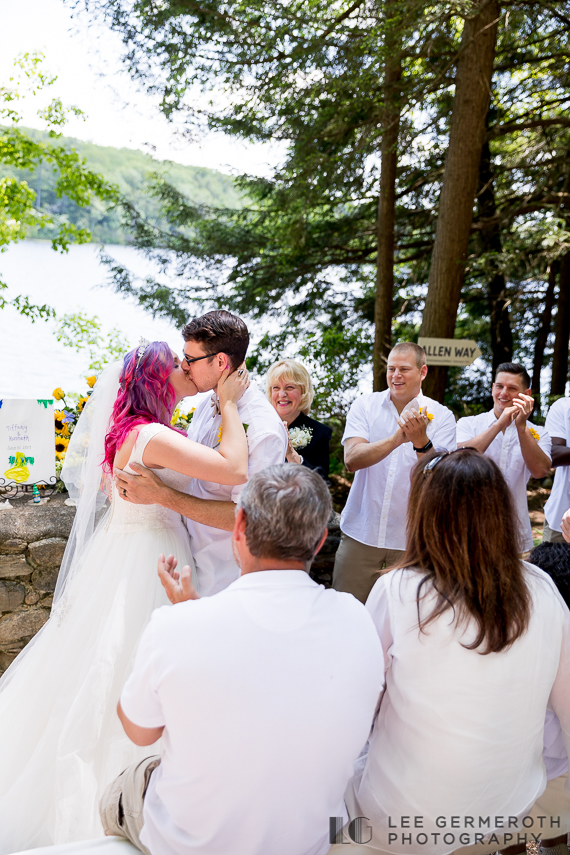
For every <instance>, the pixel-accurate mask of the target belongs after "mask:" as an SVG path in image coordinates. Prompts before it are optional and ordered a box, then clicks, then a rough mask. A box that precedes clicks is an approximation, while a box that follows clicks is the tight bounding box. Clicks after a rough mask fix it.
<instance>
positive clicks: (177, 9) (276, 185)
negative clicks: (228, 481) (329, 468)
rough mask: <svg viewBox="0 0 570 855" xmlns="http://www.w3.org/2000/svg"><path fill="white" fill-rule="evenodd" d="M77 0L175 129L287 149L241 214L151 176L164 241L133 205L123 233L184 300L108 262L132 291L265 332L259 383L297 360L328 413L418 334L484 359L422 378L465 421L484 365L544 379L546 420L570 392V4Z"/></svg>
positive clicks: (244, 182)
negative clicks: (232, 316)
mask: <svg viewBox="0 0 570 855" xmlns="http://www.w3.org/2000/svg"><path fill="white" fill-rule="evenodd" d="M68 2H70V3H73V4H74V5H84V6H86V7H87V10H88V12H89V13H90V14H92V15H97V16H101V17H103V18H104V19H106V20H107V21H108V22H109V24H110V26H112V27H113V28H114V29H115V30H117V31H118V32H120V33H121V34H122V37H123V40H124V45H125V62H126V63H127V65H128V68H129V70H130V72H131V73H132V75H133V76H134V77H135V78H136V79H137V80H138V81H139V82H140V83H142V84H143V85H145V86H147V87H148V88H149V89H150V90H152V91H153V92H155V93H159V95H160V96H161V104H162V110H163V112H164V114H165V115H166V116H167V117H170V116H173V115H174V114H175V113H176V114H180V115H184V116H185V119H186V122H187V127H188V130H189V131H191V130H195V129H196V128H199V127H204V126H207V127H209V128H210V129H215V130H222V131H224V132H226V133H228V134H232V135H235V136H236V137H239V138H243V139H247V140H256V141H259V140H261V141H263V140H272V139H277V140H284V141H286V143H287V146H288V148H287V157H286V158H285V160H284V162H283V164H282V165H281V166H280V167H279V168H278V169H276V170H275V172H274V174H273V175H272V177H271V178H270V179H260V178H255V177H250V176H242V177H241V178H240V179H239V181H238V185H239V187H240V189H241V190H242V191H243V193H244V194H245V198H247V200H248V202H247V204H245V205H244V206H243V207H241V208H239V209H236V208H233V209H231V208H229V207H220V206H219V205H216V206H213V205H205V204H197V203H196V200H195V199H191V198H188V197H187V196H186V195H185V194H184V193H181V192H180V190H179V189H177V188H176V187H175V186H173V184H172V182H168V180H166V179H164V178H159V177H157V178H155V179H154V181H153V184H152V193H153V195H154V198H155V199H156V200H157V201H158V203H159V204H160V207H161V215H162V217H163V218H164V220H165V221H166V223H167V224H168V226H167V227H166V228H165V227H164V226H163V225H162V224H161V225H160V226H157V225H156V224H155V223H153V222H151V221H150V219H149V218H148V217H146V216H145V215H144V213H143V212H141V211H139V210H137V208H136V205H133V206H132V207H130V208H128V211H127V223H128V228H129V229H130V230H131V232H132V235H133V240H134V243H135V244H136V245H137V246H139V247H141V248H142V249H144V250H145V251H146V252H147V253H148V254H149V255H151V256H154V257H156V258H158V259H160V260H161V261H162V262H163V264H164V265H165V266H166V267H168V266H170V267H171V268H172V269H173V270H175V271H176V273H177V274H178V275H179V276H180V277H181V278H180V280H179V281H182V282H184V281H186V283H187V284H183V285H182V286H181V287H179V288H177V289H174V290H173V289H170V290H169V289H164V288H159V287H158V286H157V285H156V284H155V283H153V282H151V281H146V282H145V283H137V282H136V281H134V280H133V278H132V277H130V276H129V274H128V271H125V270H122V269H120V268H115V270H114V276H115V282H116V286H117V287H118V288H119V289H122V290H125V291H129V292H131V293H135V294H137V295H138V296H139V298H140V299H141V301H142V302H143V303H144V304H145V305H146V306H147V307H148V308H151V309H152V310H153V311H155V312H157V313H161V314H164V315H166V316H169V317H172V318H174V319H176V320H181V319H182V318H184V317H186V315H187V313H188V303H189V301H191V300H198V301H200V300H202V301H205V302H208V301H209V302H215V301H220V302H222V301H223V302H224V304H226V305H230V306H232V307H233V308H234V309H235V310H236V311H238V312H242V313H244V314H249V315H250V316H252V317H255V318H265V319H267V321H266V322H267V325H268V327H269V328H270V329H271V332H268V334H267V335H266V336H265V337H264V339H263V340H262V342H261V345H260V347H259V348H258V351H257V354H256V355H255V360H254V361H255V362H256V364H257V367H258V368H262V367H263V366H264V364H266V363H267V361H268V360H270V359H273V358H274V357H275V355H276V354H278V353H284V352H287V351H295V352H296V353H298V354H299V355H300V356H301V357H304V358H305V359H306V360H307V361H308V362H309V364H310V365H311V367H313V368H314V370H316V371H317V373H318V374H319V375H320V379H321V389H322V393H323V394H322V397H321V401H320V407H321V412H322V413H323V414H327V411H328V414H329V415H332V414H334V412H336V411H338V410H339V409H342V408H343V407H344V406H345V405H346V401H347V396H350V394H353V393H354V390H355V389H356V386H357V382H358V379H359V377H361V376H362V371H363V367H366V366H373V371H372V373H373V386H374V388H375V389H382V388H384V387H385V382H386V380H385V364H386V354H387V352H388V350H389V348H390V347H391V345H392V343H393V342H394V341H396V340H401V339H414V338H416V337H417V336H418V334H422V335H427V336H434V337H452V336H456V337H463V336H468V337H470V338H475V339H477V341H478V343H479V345H480V347H481V349H482V351H483V354H484V368H483V369H482V370H478V371H477V370H474V369H472V368H471V369H466V370H460V369H451V370H450V371H448V370H447V369H444V368H435V369H432V370H430V372H429V374H428V378H427V380H426V392H427V393H428V394H431V395H433V396H434V397H436V398H438V399H439V400H443V399H444V398H445V400H446V401H447V402H448V403H449V404H450V405H451V406H453V407H454V409H455V410H456V411H459V412H466V411H471V412H473V411H477V410H479V409H481V408H483V407H485V406H487V403H488V398H487V396H488V387H489V382H490V378H491V372H492V369H493V368H494V367H496V365H498V364H499V363H500V362H502V361H505V360H510V359H517V360H520V361H522V362H523V363H525V365H527V367H528V368H529V369H530V370H531V373H532V385H533V389H534V390H535V392H536V394H537V395H538V402H539V407H540V406H541V405H542V406H544V404H546V403H547V401H544V400H543V401H542V402H541V401H540V389H541V376H544V377H546V375H543V370H544V367H545V366H546V365H548V366H549V368H550V367H551V379H550V389H549V393H550V396H551V397H556V396H559V395H562V394H564V391H565V386H566V380H567V375H568V358H569V338H570V226H569V223H570V157H569V152H568V149H569V143H570V110H569V104H570V80H569V74H570V63H569V58H570V44H569V40H570V3H569V2H560V0H559V2H556V3H552V2H549V1H548V0H503V2H499V0H456V1H455V2H442V3H426V2H421V0H352V2H351V0H341V2H339V3H334V4H331V3H330V2H328V0H303V2H300V0H293V2H290V3H286V4H274V3H270V2H267V0H250V2H248V3H247V4H242V3H239V2H236V0H226V2H224V3H221V2H219V0H213V2H208V3H206V4H204V3H199V2H197V0H196V2H194V0H187V2H184V3H180V2H177V0H164V2H161V3H160V4H156V3H154V2H153V0H139V2H137V3H136V4H134V5H133V4H132V3H130V2H128V0H68ZM200 88H201V89H202V90H204V91H206V92H213V93H216V97H214V98H212V100H211V102H206V101H205V100H204V99H202V100H200V99H196V98H195V97H194V94H195V92H196V91H197V90H198V89H200ZM220 93H225V94H226V95H227V96H228V97H226V98H221V97H219V94H220ZM165 250H166V252H165ZM197 279H199V280H200V282H201V283H202V284H201V285H197V284H196V281H197Z"/></svg>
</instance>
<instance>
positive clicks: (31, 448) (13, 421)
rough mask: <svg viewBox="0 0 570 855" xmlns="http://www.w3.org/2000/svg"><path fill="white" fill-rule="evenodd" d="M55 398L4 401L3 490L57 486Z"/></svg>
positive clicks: (0, 426)
mask: <svg viewBox="0 0 570 855" xmlns="http://www.w3.org/2000/svg"><path fill="white" fill-rule="evenodd" d="M55 481H56V477H55V439H54V422H53V398H43V399H35V398H34V399H32V400H27V399H14V398H9V399H6V398H4V400H1V401H0V487H16V486H18V485H22V486H23V485H26V484H50V485H53V484H55Z"/></svg>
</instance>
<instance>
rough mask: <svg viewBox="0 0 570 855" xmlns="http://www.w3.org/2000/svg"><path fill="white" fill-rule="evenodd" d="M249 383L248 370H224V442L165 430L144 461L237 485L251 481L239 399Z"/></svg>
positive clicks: (221, 391) (147, 450)
mask: <svg viewBox="0 0 570 855" xmlns="http://www.w3.org/2000/svg"><path fill="white" fill-rule="evenodd" d="M248 384H249V380H248V378H247V372H245V371H244V373H243V375H241V376H238V374H237V372H234V374H231V375H229V376H228V375H227V374H225V373H224V374H222V379H221V380H220V384H219V386H218V389H219V397H220V407H221V410H222V427H221V428H220V444H219V445H218V446H217V447H216V448H215V449H214V448H208V447H207V446H205V445H201V444H200V443H198V442H193V441H192V440H189V439H187V438H186V437H184V436H182V435H181V434H179V433H177V432H176V431H171V430H163V431H161V432H160V433H158V434H157V435H156V436H154V437H153V438H152V439H151V440H150V441H149V442H148V444H147V446H146V448H145V450H144V454H143V463H144V465H145V466H148V467H150V468H155V469H156V468H158V467H163V468H165V469H173V470H174V471H175V472H181V473H182V474H183V475H190V476H191V477H192V478H199V479H200V480H202V481H215V482H216V483H217V484H228V485H229V486H232V487H233V486H235V485H237V484H244V483H245V482H246V481H247V464H248V449H247V439H246V436H245V429H244V426H243V424H242V423H241V420H240V416H239V413H238V409H237V401H238V400H239V399H240V398H241V396H242V395H243V393H244V391H245V389H246V388H247V386H248Z"/></svg>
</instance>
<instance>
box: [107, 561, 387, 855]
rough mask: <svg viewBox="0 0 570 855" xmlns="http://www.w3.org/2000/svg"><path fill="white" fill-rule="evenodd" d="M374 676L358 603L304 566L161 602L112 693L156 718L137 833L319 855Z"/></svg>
mask: <svg viewBox="0 0 570 855" xmlns="http://www.w3.org/2000/svg"><path fill="white" fill-rule="evenodd" d="M382 686H383V654H382V648H381V645H380V641H379V639H378V636H377V634H376V630H375V628H374V624H373V622H372V619H371V618H370V615H368V614H367V612H366V610H365V608H364V606H362V605H361V604H360V603H359V602H358V601H357V600H356V599H355V598H354V597H353V596H351V595H350V594H344V593H339V592H337V591H333V590H325V589H324V588H323V587H322V586H320V585H317V584H316V583H315V582H313V581H312V580H311V578H310V577H309V576H308V574H306V573H305V572H304V571H302V570H269V571H261V572H257V573H249V574H247V575H245V576H241V577H240V578H239V579H238V580H237V581H235V582H233V583H232V584H231V585H230V586H229V587H228V588H226V589H225V590H224V591H222V592H221V593H219V594H216V596H214V597H207V598H205V599H201V600H197V601H191V602H186V603H181V604H179V605H176V606H174V608H167V607H165V608H161V609H158V610H157V611H155V612H154V614H153V616H152V618H151V620H150V623H149V624H148V626H147V628H146V629H145V631H144V633H143V636H142V639H141V642H140V646H139V649H138V652H137V657H136V661H135V665H134V670H133V673H132V674H131V676H130V678H129V680H128V681H127V684H126V686H125V688H124V690H123V694H122V696H121V705H122V707H123V710H124V712H125V713H126V715H127V716H128V718H129V719H130V720H131V721H132V722H134V723H135V724H137V725H140V726H141V727H148V728H152V727H161V726H163V725H164V726H165V730H164V733H163V737H162V744H163V754H162V762H161V765H160V766H159V767H158V768H157V769H156V771H155V772H153V774H152V777H151V779H150V785H149V788H148V790H147V793H146V797H145V801H144V828H143V831H142V833H141V842H142V843H144V844H145V846H147V847H148V848H149V850H150V851H151V852H152V853H157V855H189V853H196V855H324V853H325V852H327V851H328V848H329V845H330V844H329V838H328V835H329V817H334V816H339V817H343V818H345V819H346V818H347V815H346V811H345V807H344V801H343V794H344V790H345V787H346V784H347V782H348V780H349V778H350V777H351V775H352V770H353V763H354V761H355V759H356V757H357V756H358V754H359V752H360V751H361V749H362V747H363V745H364V744H365V742H366V739H367V738H368V734H369V732H370V727H371V723H372V719H373V716H374V712H375V708H376V704H377V701H378V697H379V694H380V691H381V689H382ZM149 753H152V749H150V750H149Z"/></svg>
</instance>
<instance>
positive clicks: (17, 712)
mask: <svg viewBox="0 0 570 855" xmlns="http://www.w3.org/2000/svg"><path fill="white" fill-rule="evenodd" d="M240 375H241V376H240ZM248 382H249V381H248V380H247V372H239V375H238V372H235V373H233V374H231V375H230V374H229V370H228V372H227V373H226V374H224V375H222V382H221V383H220V385H219V386H218V393H219V399H220V406H221V409H222V414H223V424H224V431H223V438H221V441H220V444H219V446H218V447H217V448H216V450H214V449H211V448H207V447H205V446H202V445H199V444H198V443H194V442H192V441H191V440H189V439H188V438H187V437H186V436H185V435H181V434H180V433H179V432H178V431H176V430H175V429H173V428H171V427H170V418H171V414H172V412H173V410H174V407H175V405H176V404H177V403H178V401H180V400H181V399H182V398H183V397H185V396H187V395H193V394H195V392H196V389H195V387H194V386H193V384H192V381H191V380H189V378H187V376H186V374H185V373H184V371H183V370H182V368H181V365H180V362H179V360H178V358H177V357H175V356H174V354H173V353H172V351H171V350H170V348H169V347H168V345H167V344H165V343H164V342H153V343H152V344H151V343H149V342H143V343H142V344H141V345H140V346H139V348H137V349H136V350H134V351H132V352H131V353H129V354H127V356H126V357H125V359H124V363H123V364H121V363H116V364H115V365H112V366H109V367H108V368H107V369H106V370H105V371H104V372H103V374H102V375H101V377H100V378H99V381H98V382H97V385H96V387H95V390H94V392H93V394H92V395H91V397H90V399H89V401H88V403H87V404H86V406H85V410H84V412H83V413H82V415H81V418H80V420H79V422H78V425H77V427H76V429H75V431H74V433H73V436H72V439H71V442H70V445H69V448H68V452H67V455H66V463H65V466H64V470H63V473H62V475H63V478H64V480H65V483H66V485H67V486H68V489H69V491H70V495H72V496H74V495H77V496H78V497H79V498H78V507H77V512H76V517H75V522H74V525H73V529H72V532H71V536H70V538H69V542H68V546H67V549H66V553H65V556H64V560H63V563H62V567H61V570H60V574H59V578H58V584H57V588H56V592H55V597H54V606H53V609H52V613H51V616H50V619H49V620H48V622H47V623H46V624H45V626H44V627H43V628H42V629H41V631H40V632H39V633H38V634H37V635H36V636H35V638H34V639H33V640H32V641H31V642H30V643H29V644H28V646H27V647H26V648H25V649H24V650H23V651H22V653H20V655H19V656H18V657H17V659H16V660H15V661H14V662H13V663H12V665H11V666H10V668H9V669H8V670H7V671H6V673H5V674H4V676H3V677H2V679H1V680H0V853H1V855H7V853H12V852H17V851H20V850H23V849H28V848H33V847H38V846H46V845H50V844H53V843H66V842H71V841H76V840H84V839H88V838H93V837H98V836H102V834H103V829H102V826H101V824H100V820H99V815H98V809H97V805H98V801H99V796H100V795H101V793H102V791H103V789H104V788H105V787H106V785H107V784H108V783H109V781H111V780H113V778H114V777H116V776H117V775H118V774H119V773H120V772H121V771H122V770H123V769H124V768H125V767H126V766H128V765H129V764H131V763H133V762H136V761H137V759H143V757H144V756H146V754H148V751H147V750H146V749H144V748H137V747H136V746H135V745H133V743H132V742H131V741H130V740H129V739H128V738H127V737H126V736H125V734H124V731H123V728H122V726H121V724H120V722H119V719H118V717H117V714H116V706H117V701H118V699H119V695H120V692H121V689H122V687H123V684H124V682H125V680H126V677H127V675H128V673H129V670H130V667H131V662H132V658H133V655H134V651H135V649H136V646H137V643H138V639H139V636H140V634H141V632H142V630H143V628H144V627H145V625H146V623H147V621H148V619H149V617H150V614H151V612H152V611H153V609H155V608H157V607H158V606H162V605H165V604H167V603H168V599H167V597H166V594H165V593H164V591H163V589H162V586H161V584H160V581H159V579H158V576H157V570H156V564H157V558H158V555H159V553H161V552H162V553H164V554H166V555H168V554H170V553H173V554H174V555H177V556H178V557H179V559H180V560H181V563H182V564H190V565H191V566H193V562H192V556H191V552H190V543H189V538H188V533H187V531H186V528H185V526H184V523H183V521H182V518H181V517H180V516H179V515H178V514H176V513H174V512H173V511H170V510H168V509H166V508H162V507H160V506H158V505H132V504H130V503H128V502H125V501H123V500H122V498H121V496H120V495H118V493H117V489H116V487H115V485H114V483H113V480H112V477H111V476H112V467H113V464H114V463H115V464H116V465H117V466H120V467H121V468H124V467H125V466H126V468H127V471H129V466H128V464H129V463H132V462H136V463H140V464H142V465H145V466H147V467H149V468H153V469H155V470H157V474H158V475H159V477H160V478H161V479H162V480H163V481H164V482H165V483H167V484H168V485H170V486H172V487H175V488H176V489H178V490H184V489H185V488H186V487H187V485H188V482H189V481H190V479H191V478H192V477H197V478H207V480H209V481H216V482H218V483H220V484H229V485H236V484H241V483H243V482H244V481H246V480H247V440H246V437H245V431H244V428H243V425H242V424H241V421H240V418H239V415H238V411H237V407H236V402H237V401H238V400H239V398H240V397H241V395H242V394H243V392H244V391H245V389H246V388H247V384H248ZM131 471H132V470H131ZM102 475H104V477H103V478H102ZM102 483H103V485H105V484H106V491H107V493H108V494H109V498H110V499H111V506H110V508H109V509H108V510H107V511H106V513H104V515H103V517H102V519H99V521H98V524H95V520H96V517H97V518H99V516H100V514H101V512H102V510H101V509H102V507H103V504H104V502H105V499H106V495H105V492H104V490H103V489H102Z"/></svg>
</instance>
